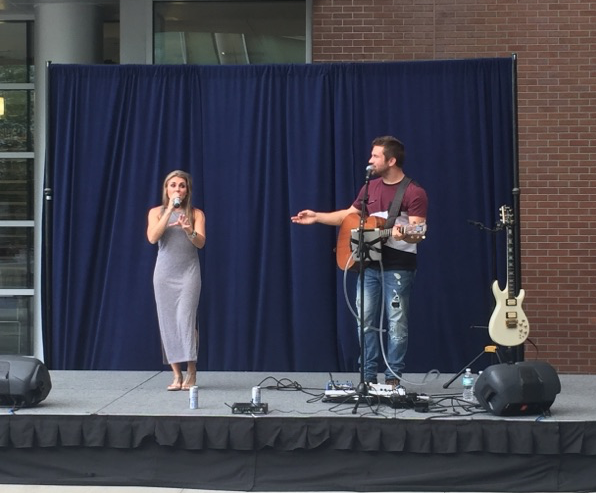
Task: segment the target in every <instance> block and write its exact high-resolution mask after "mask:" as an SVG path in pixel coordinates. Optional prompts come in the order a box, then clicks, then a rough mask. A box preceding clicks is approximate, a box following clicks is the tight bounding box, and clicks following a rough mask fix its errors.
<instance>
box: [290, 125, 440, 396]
mask: <svg viewBox="0 0 596 493" xmlns="http://www.w3.org/2000/svg"><path fill="white" fill-rule="evenodd" d="M404 158H405V148H404V145H403V144H402V143H401V142H400V141H399V140H398V139H396V138H395V137H391V136H386V137H378V138H376V139H375V140H373V142H372V151H371V157H370V159H369V161H368V162H369V164H370V166H369V167H368V168H367V169H368V170H369V172H370V173H371V174H372V175H374V176H376V177H377V178H374V179H372V180H370V183H368V187H367V186H366V185H365V186H363V187H362V189H361V190H360V193H359V194H358V197H357V198H356V200H355V201H354V202H353V203H352V205H351V206H350V207H349V208H347V209H341V210H337V211H333V212H315V211H312V210H310V209H306V210H303V211H301V212H299V213H298V214H297V215H295V216H293V217H292V222H294V223H297V224H315V223H321V224H327V225H331V226H341V227H340V235H339V237H340V239H341V237H342V230H346V231H347V237H348V240H347V241H348V242H349V241H350V231H351V229H353V228H358V226H359V223H360V214H361V210H362V207H363V198H364V196H365V191H366V189H367V188H368V201H367V204H366V210H365V213H366V215H367V216H371V217H370V218H371V219H372V218H373V217H374V218H376V219H378V221H377V222H376V223H375V224H376V225H377V226H375V227H378V225H380V224H384V223H385V220H387V223H386V226H387V227H388V229H387V230H386V232H387V235H386V236H387V237H388V238H387V240H386V241H385V242H384V243H383V244H382V254H381V263H382V265H381V263H379V262H378V261H376V262H370V263H369V264H368V265H367V266H366V269H365V270H364V316H363V317H362V316H361V314H360V306H361V303H360V292H361V290H360V277H359V278H358V286H357V290H356V293H357V295H356V306H357V309H358V312H359V313H358V320H359V322H358V323H359V324H360V320H363V321H364V372H363V373H364V378H365V381H366V382H368V383H377V368H378V360H379V357H380V355H381V344H380V339H379V337H380V334H381V332H380V330H381V328H380V327H379V325H380V320H381V307H382V305H383V297H384V307H385V315H386V317H387V323H388V338H387V353H386V356H387V362H388V364H389V368H387V369H386V370H385V383H386V384H388V385H392V386H394V387H395V386H397V385H399V377H400V376H401V373H402V371H403V368H404V359H405V356H406V351H407V347H408V312H409V301H410V292H411V290H412V284H413V282H414V277H415V275H416V252H417V247H416V244H417V243H419V242H420V241H422V239H424V233H425V232H426V216H427V208H428V198H427V195H426V192H425V191H424V189H423V188H422V187H421V186H420V185H418V184H417V183H415V182H414V181H411V180H410V179H409V178H407V177H406V175H405V174H404V172H403V164H404ZM367 182H368V179H367ZM400 184H401V187H400ZM400 196H401V201H400V203H397V202H396V204H395V205H394V206H393V207H391V205H392V202H393V200H394V198H396V199H397V200H398V201H399V197H400ZM400 204H401V205H400ZM343 243H345V242H343ZM345 248H346V245H344V244H342V245H340V243H339V241H338V264H340V265H339V266H340V268H342V269H344V268H350V267H351V264H350V262H349V259H348V260H347V261H346V262H345V263H344V262H343V260H342V261H341V263H340V255H339V252H340V249H344V250H345ZM347 248H349V243H347ZM350 270H351V269H350ZM361 364H362V363H361Z"/></svg>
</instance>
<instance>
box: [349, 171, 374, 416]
mask: <svg viewBox="0 0 596 493" xmlns="http://www.w3.org/2000/svg"><path fill="white" fill-rule="evenodd" d="M371 173H372V170H369V171H367V173H366V181H365V183H364V194H363V196H362V208H361V209H360V225H359V227H358V255H359V258H360V263H359V265H358V268H359V269H358V276H359V279H360V321H359V323H360V334H359V335H360V383H359V384H358V387H356V405H355V406H354V409H353V410H352V414H356V412H357V410H358V405H359V404H360V401H361V400H362V401H363V402H367V403H369V405H370V402H369V399H370V397H369V396H368V385H366V382H365V381H364V269H365V268H366V267H365V265H364V259H365V257H368V249H367V250H366V255H365V246H366V247H367V248H368V245H367V244H366V242H365V241H364V224H365V222H366V213H367V211H368V185H369V182H370V175H371Z"/></svg>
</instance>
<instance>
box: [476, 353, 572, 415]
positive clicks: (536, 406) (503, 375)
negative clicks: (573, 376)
mask: <svg viewBox="0 0 596 493" xmlns="http://www.w3.org/2000/svg"><path fill="white" fill-rule="evenodd" d="M559 392H561V382H560V381H559V376H558V375H557V372H556V371H555V369H554V368H553V367H552V366H551V365H549V364H548V363H545V362H544V361H522V362H518V363H502V364H498V365H493V366H489V367H488V368H487V369H486V370H484V371H483V372H482V374H481V375H480V376H479V377H478V379H477V380H476V385H475V386H474V393H475V395H476V398H477V399H478V402H479V403H480V405H481V406H482V407H484V409H486V410H487V411H489V412H491V413H493V414H495V415H497V416H521V415H531V414H543V413H544V412H546V411H548V410H549V409H550V407H551V405H552V403H553V402H554V401H555V397H556V395H557V394H558V393H559Z"/></svg>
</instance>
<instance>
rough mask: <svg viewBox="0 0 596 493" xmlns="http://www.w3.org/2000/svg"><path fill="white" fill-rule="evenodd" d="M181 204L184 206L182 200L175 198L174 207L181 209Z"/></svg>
mask: <svg viewBox="0 0 596 493" xmlns="http://www.w3.org/2000/svg"><path fill="white" fill-rule="evenodd" d="M180 204H182V199H181V198H180V197H174V207H175V208H176V209H178V207H180Z"/></svg>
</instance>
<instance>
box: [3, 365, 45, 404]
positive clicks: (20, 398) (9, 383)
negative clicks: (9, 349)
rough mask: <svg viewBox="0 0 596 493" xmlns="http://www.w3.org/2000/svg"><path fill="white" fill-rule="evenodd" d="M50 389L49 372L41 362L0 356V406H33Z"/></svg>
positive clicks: (43, 397)
mask: <svg viewBox="0 0 596 493" xmlns="http://www.w3.org/2000/svg"><path fill="white" fill-rule="evenodd" d="M51 389H52V381H51V379H50V372H49V371H48V369H47V368H46V366H45V365H44V364H43V363H42V362H41V361H39V360H38V359H36V358H32V357H29V356H18V355H0V405H1V406H17V407H29V406H35V405H37V404H39V403H40V402H41V401H43V400H44V399H45V398H46V397H47V396H48V394H49V393H50V390H51Z"/></svg>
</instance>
